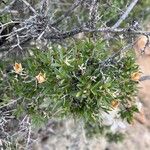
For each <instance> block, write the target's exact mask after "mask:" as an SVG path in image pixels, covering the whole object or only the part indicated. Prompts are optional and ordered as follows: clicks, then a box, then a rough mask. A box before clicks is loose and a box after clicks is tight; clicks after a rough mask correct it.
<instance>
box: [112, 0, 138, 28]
mask: <svg viewBox="0 0 150 150" xmlns="http://www.w3.org/2000/svg"><path fill="white" fill-rule="evenodd" d="M137 2H138V0H132V2H131V4H130V5H129V6H128V7H127V10H126V11H125V13H124V14H123V15H122V16H121V17H120V19H119V20H118V21H117V22H116V23H115V24H114V25H113V26H112V28H113V29H115V28H118V27H119V26H120V24H121V23H122V22H123V21H124V20H125V19H126V18H127V17H128V15H129V13H130V12H131V11H132V9H133V7H134V6H135V5H136V3H137Z"/></svg>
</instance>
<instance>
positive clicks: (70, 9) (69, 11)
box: [51, 0, 84, 26]
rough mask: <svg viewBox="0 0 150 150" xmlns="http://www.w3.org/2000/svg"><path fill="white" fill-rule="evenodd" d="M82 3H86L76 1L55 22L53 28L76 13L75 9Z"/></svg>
mask: <svg viewBox="0 0 150 150" xmlns="http://www.w3.org/2000/svg"><path fill="white" fill-rule="evenodd" d="M82 2H84V0H79V1H76V2H75V3H74V4H73V5H72V6H71V7H70V8H69V9H68V10H67V11H66V12H65V13H64V14H63V15H62V16H61V17H59V18H58V19H57V20H56V21H55V22H53V23H52V24H51V26H57V25H58V24H59V23H60V22H61V21H62V20H63V19H65V18H66V17H67V16H68V15H70V14H71V13H72V12H73V11H74V9H75V8H77V7H78V6H79V5H80V4H81V3H82Z"/></svg>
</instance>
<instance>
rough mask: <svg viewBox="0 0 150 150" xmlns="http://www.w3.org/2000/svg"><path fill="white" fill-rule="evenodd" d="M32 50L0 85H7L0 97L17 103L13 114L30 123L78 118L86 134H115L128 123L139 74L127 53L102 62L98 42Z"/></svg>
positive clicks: (106, 53)
mask: <svg viewBox="0 0 150 150" xmlns="http://www.w3.org/2000/svg"><path fill="white" fill-rule="evenodd" d="M32 51H33V53H34V55H32V56H30V57H28V58H26V59H24V60H22V62H19V63H15V64H14V67H13V69H12V70H13V71H11V72H9V73H8V74H7V79H5V80H3V81H2V82H1V85H3V86H4V85H5V86H6V85H7V86H6V87H7V88H5V91H7V92H6V93H5V95H2V96H3V99H4V98H5V97H6V96H7V99H9V100H11V99H16V98H21V99H22V100H21V101H18V103H17V105H16V111H15V115H16V116H20V115H22V114H28V115H29V116H30V117H31V119H32V123H33V124H35V125H40V124H41V123H43V122H44V121H46V120H48V119H50V118H57V117H64V116H70V115H71V116H74V117H75V118H78V119H82V120H84V123H85V128H86V129H87V135H90V134H91V133H98V132H99V131H100V133H102V132H103V131H104V132H103V133H106V132H105V131H107V133H109V132H112V133H114V134H116V133H118V132H120V131H122V130H123V131H124V130H125V128H126V127H127V126H128V125H129V124H130V123H132V120H133V116H134V113H135V112H137V111H138V108H137V104H136V100H135V98H134V97H135V96H136V92H137V88H136V87H137V86H136V84H137V82H138V79H139V74H138V67H137V65H136V64H135V60H134V58H133V56H132V55H131V54H130V53H129V54H126V55H124V57H123V58H121V59H120V57H119V56H118V57H116V58H114V59H109V60H107V61H105V60H106V59H107V58H108V57H110V55H111V53H112V52H111V51H110V50H108V49H107V47H106V44H105V43H104V42H103V41H101V40H99V41H97V42H92V41H89V40H84V41H79V42H78V43H76V44H72V45H70V46H68V47H67V48H65V47H61V46H59V47H58V46H57V45H53V46H52V48H51V49H50V50H48V51H46V52H41V51H40V50H38V49H33V50H32ZM22 66H23V67H22ZM3 70H5V66H3ZM22 70H23V73H22V74H20V72H21V71H22ZM16 74H17V76H16ZM8 102H9V101H8V100H7V102H5V100H3V103H1V105H4V103H8Z"/></svg>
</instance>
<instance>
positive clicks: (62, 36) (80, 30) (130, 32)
mask: <svg viewBox="0 0 150 150" xmlns="http://www.w3.org/2000/svg"><path fill="white" fill-rule="evenodd" d="M99 32H100V33H115V34H127V35H138V34H139V35H140V34H141V35H146V36H148V35H150V32H147V31H135V30H129V29H128V28H118V29H113V28H110V27H107V28H99V29H88V28H76V29H73V30H71V31H67V32H64V33H60V34H55V35H50V34H48V35H47V36H45V38H46V39H65V38H68V37H71V36H74V35H76V34H78V33H99Z"/></svg>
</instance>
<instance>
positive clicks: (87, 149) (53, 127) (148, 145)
mask: <svg viewBox="0 0 150 150" xmlns="http://www.w3.org/2000/svg"><path fill="white" fill-rule="evenodd" d="M39 135H40V136H39V141H38V142H37V143H36V145H35V146H34V148H33V149H34V150H60V149H61V150H127V149H128V150H149V149H150V128H148V127H146V126H144V125H142V124H140V123H138V122H135V123H134V124H133V125H132V126H130V127H129V128H128V130H127V132H126V137H125V139H124V141H123V142H120V143H113V142H112V143H110V142H108V141H107V140H106V139H105V138H104V137H98V138H96V137H95V138H92V139H87V138H86V137H85V131H84V130H83V128H82V125H81V124H77V123H75V122H74V121H73V120H68V121H64V122H62V121H61V122H58V121H57V122H56V121H52V122H50V123H49V125H48V126H47V128H45V129H43V130H41V131H40V133H39ZM39 143H40V144H39Z"/></svg>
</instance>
